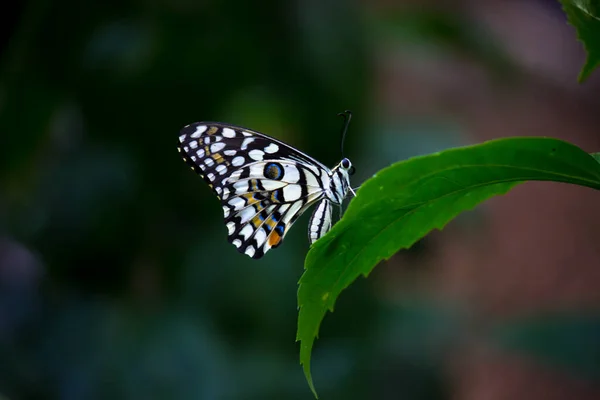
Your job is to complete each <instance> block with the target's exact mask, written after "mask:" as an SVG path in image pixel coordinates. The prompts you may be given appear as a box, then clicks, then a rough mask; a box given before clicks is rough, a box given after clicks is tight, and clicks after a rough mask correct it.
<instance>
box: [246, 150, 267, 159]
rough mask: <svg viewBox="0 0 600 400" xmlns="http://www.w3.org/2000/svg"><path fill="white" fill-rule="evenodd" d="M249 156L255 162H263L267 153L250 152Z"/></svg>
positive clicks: (260, 151) (259, 151)
mask: <svg viewBox="0 0 600 400" xmlns="http://www.w3.org/2000/svg"><path fill="white" fill-rule="evenodd" d="M248 155H249V156H250V158H251V159H253V160H255V161H262V159H263V156H264V155H265V153H264V152H263V151H262V150H256V149H254V150H250V151H249V152H248Z"/></svg>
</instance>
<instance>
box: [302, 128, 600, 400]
mask: <svg viewBox="0 0 600 400" xmlns="http://www.w3.org/2000/svg"><path fill="white" fill-rule="evenodd" d="M526 180H543V181H558V182H567V183H574V184H578V185H582V186H588V187H592V188H595V189H600V164H598V162H596V160H595V159H594V158H593V157H591V156H590V155H589V154H587V153H585V152H584V151H583V150H581V149H580V148H578V147H576V146H574V145H572V144H569V143H566V142H563V141H561V140H557V139H550V138H511V139H500V140H494V141H490V142H486V143H483V144H480V145H475V146H469V147H463V148H457V149H451V150H446V151H443V152H440V153H435V154H431V155H427V156H423V157H416V158H413V159H410V160H407V161H403V162H399V163H396V164H394V165H392V166H391V167H388V168H386V169H383V170H382V171H380V172H378V173H377V174H376V175H375V176H374V177H373V178H371V179H369V180H368V181H366V182H365V183H364V184H363V185H362V186H361V188H360V190H359V191H358V195H357V197H356V198H355V199H353V200H352V202H351V203H350V205H349V207H348V210H347V211H346V213H345V215H344V218H343V219H342V220H341V221H339V222H338V223H337V224H336V225H334V227H333V229H332V230H331V231H330V232H329V233H328V234H327V235H325V236H324V237H323V238H322V239H320V240H319V241H317V242H316V243H315V244H314V245H313V246H312V248H311V249H310V251H309V253H308V255H307V257H306V261H305V272H304V274H303V275H302V277H301V278H300V282H299V283H300V286H299V289H298V305H299V308H300V311H299V316H298V332H297V337H296V339H297V340H300V341H301V347H300V362H301V364H303V368H304V373H305V375H306V378H307V380H308V383H309V385H310V387H311V389H312V390H313V392H314V386H313V383H312V377H311V373H310V356H311V350H312V346H313V343H314V340H315V338H316V337H317V334H318V330H319V326H320V323H321V321H322V319H323V317H324V315H325V312H326V311H327V310H333V306H334V304H335V301H336V299H337V297H338V295H339V294H340V292H341V291H342V290H344V289H345V288H346V287H348V285H350V284H351V283H352V282H353V281H354V280H355V279H356V278H358V277H359V276H360V275H364V276H366V275H368V274H369V273H370V272H371V270H372V269H373V267H375V265H377V263H378V262H380V261H381V260H384V259H387V258H389V257H391V256H392V255H393V254H395V253H396V252H397V251H398V250H400V249H402V248H408V247H410V246H411V245H412V244H413V243H415V242H416V241H417V240H419V239H420V238H422V237H423V236H424V235H425V234H427V233H428V232H429V231H431V230H433V229H435V228H438V229H442V228H443V227H444V225H446V224H447V223H448V222H449V221H450V220H451V219H452V218H454V217H455V216H456V215H458V214H460V213H461V212H462V211H465V210H469V209H471V208H473V207H474V206H476V205H477V204H479V203H481V202H482V201H484V200H486V199H488V198H490V197H492V196H496V195H500V194H505V193H506V192H508V191H509V190H510V189H511V188H512V187H514V186H515V185H517V184H518V183H521V182H522V181H526ZM315 395H316V393H315Z"/></svg>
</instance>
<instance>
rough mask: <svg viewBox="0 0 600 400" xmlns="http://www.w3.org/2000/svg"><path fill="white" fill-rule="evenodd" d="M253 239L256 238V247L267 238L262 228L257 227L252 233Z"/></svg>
mask: <svg viewBox="0 0 600 400" xmlns="http://www.w3.org/2000/svg"><path fill="white" fill-rule="evenodd" d="M254 240H256V247H260V246H262V245H263V244H264V243H265V240H267V234H266V233H265V230H264V229H263V228H258V229H257V230H256V233H255V234H254Z"/></svg>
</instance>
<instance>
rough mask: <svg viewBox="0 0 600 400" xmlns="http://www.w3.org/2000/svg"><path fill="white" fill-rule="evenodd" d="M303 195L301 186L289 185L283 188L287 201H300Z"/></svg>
mask: <svg viewBox="0 0 600 400" xmlns="http://www.w3.org/2000/svg"><path fill="white" fill-rule="evenodd" d="M301 195H302V189H300V185H287V186H285V187H284V188H283V197H284V198H285V201H294V200H298V199H299V198H300V196H301Z"/></svg>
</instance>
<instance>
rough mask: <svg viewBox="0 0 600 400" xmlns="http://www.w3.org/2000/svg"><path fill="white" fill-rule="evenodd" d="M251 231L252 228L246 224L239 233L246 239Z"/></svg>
mask: <svg viewBox="0 0 600 400" xmlns="http://www.w3.org/2000/svg"><path fill="white" fill-rule="evenodd" d="M252 232H254V231H253V230H252V227H251V226H250V225H246V226H244V227H243V228H242V230H241V231H240V235H241V236H243V237H244V240H248V238H249V237H250V235H252Z"/></svg>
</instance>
